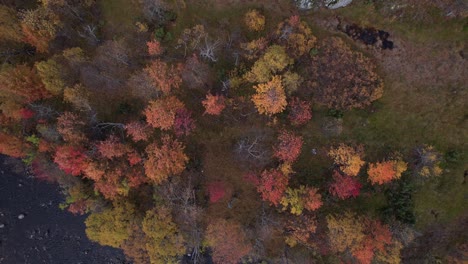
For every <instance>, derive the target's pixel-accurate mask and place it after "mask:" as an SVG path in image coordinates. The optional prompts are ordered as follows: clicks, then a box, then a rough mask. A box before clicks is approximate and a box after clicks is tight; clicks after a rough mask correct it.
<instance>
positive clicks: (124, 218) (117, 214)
mask: <svg viewBox="0 0 468 264" xmlns="http://www.w3.org/2000/svg"><path fill="white" fill-rule="evenodd" d="M135 213H136V211H135V207H134V205H132V204H130V203H129V202H123V201H122V202H115V203H114V205H113V207H112V208H106V209H104V210H103V211H102V212H100V213H92V214H90V215H89V216H88V218H86V221H85V224H86V236H88V238H89V239H90V240H91V241H94V242H97V243H99V244H100V245H103V246H111V247H119V246H120V245H121V244H122V242H124V241H125V239H127V238H128V237H129V234H130V232H131V228H132V225H134V224H135Z"/></svg>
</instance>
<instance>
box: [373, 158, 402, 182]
mask: <svg viewBox="0 0 468 264" xmlns="http://www.w3.org/2000/svg"><path fill="white" fill-rule="evenodd" d="M406 168H407V164H406V163H405V162H403V161H399V160H389V161H383V162H377V163H371V164H369V168H368V169H367V174H368V175H369V181H370V182H371V183H372V184H379V185H381V184H384V183H387V182H390V181H392V180H395V179H399V178H400V177H401V174H402V173H403V172H404V171H406Z"/></svg>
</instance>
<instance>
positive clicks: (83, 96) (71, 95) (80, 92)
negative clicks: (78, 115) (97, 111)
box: [63, 84, 92, 111]
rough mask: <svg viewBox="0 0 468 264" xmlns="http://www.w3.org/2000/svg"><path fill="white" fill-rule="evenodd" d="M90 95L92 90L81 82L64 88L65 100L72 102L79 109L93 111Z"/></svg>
mask: <svg viewBox="0 0 468 264" xmlns="http://www.w3.org/2000/svg"><path fill="white" fill-rule="evenodd" d="M90 97H91V94H90V92H89V91H88V90H87V89H86V88H85V87H84V86H83V85H81V84H76V85H75V86H73V87H67V88H65V89H64V90H63V100H64V101H65V102H69V103H71V104H72V105H73V107H75V109H77V110H81V111H91V110H92V109H91V105H90V103H89V99H90Z"/></svg>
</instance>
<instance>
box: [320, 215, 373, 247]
mask: <svg viewBox="0 0 468 264" xmlns="http://www.w3.org/2000/svg"><path fill="white" fill-rule="evenodd" d="M326 219H327V227H328V239H329V242H330V246H331V248H332V250H333V251H335V252H339V253H342V252H344V251H345V250H351V249H353V248H354V247H355V246H356V245H359V244H360V243H361V242H362V241H363V240H364V238H365V234H364V228H365V227H364V224H363V222H362V218H361V217H358V216H356V215H355V214H353V213H351V212H345V213H344V214H343V215H340V216H334V215H328V216H327V217H326Z"/></svg>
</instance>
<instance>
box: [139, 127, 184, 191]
mask: <svg viewBox="0 0 468 264" xmlns="http://www.w3.org/2000/svg"><path fill="white" fill-rule="evenodd" d="M184 148H185V147H184V146H183V145H182V143H180V142H179V141H177V139H172V138H171V137H169V136H168V135H165V136H163V137H162V139H161V145H159V144H157V143H153V144H150V145H148V147H146V153H147V154H148V158H147V160H146V161H145V164H144V166H145V172H146V176H147V177H148V178H149V179H150V180H151V181H153V182H154V183H156V184H160V183H162V182H164V181H165V180H166V179H167V178H168V177H169V176H170V175H176V174H179V173H181V172H182V171H183V170H184V169H185V164H186V163H187V162H188V160H189V158H188V157H187V156H186V155H185V153H184Z"/></svg>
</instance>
